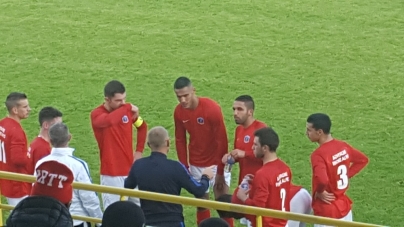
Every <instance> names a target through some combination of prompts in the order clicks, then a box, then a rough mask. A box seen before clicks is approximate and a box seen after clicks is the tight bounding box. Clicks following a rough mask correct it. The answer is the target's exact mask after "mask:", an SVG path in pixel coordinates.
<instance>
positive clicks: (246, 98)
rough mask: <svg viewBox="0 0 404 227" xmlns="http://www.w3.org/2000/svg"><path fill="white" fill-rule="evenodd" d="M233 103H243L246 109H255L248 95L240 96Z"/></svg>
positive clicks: (252, 100)
mask: <svg viewBox="0 0 404 227" xmlns="http://www.w3.org/2000/svg"><path fill="white" fill-rule="evenodd" d="M235 101H239V102H244V103H245V105H246V106H247V108H248V109H252V110H254V108H255V103H254V99H253V98H252V97H251V96H250V95H240V96H239V97H237V98H236V99H235Z"/></svg>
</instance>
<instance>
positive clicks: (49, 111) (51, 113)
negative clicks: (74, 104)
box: [38, 106, 63, 126]
mask: <svg viewBox="0 0 404 227" xmlns="http://www.w3.org/2000/svg"><path fill="white" fill-rule="evenodd" d="M57 117H63V114H62V112H60V111H59V110H58V109H56V108H53V107H51V106H46V107H44V108H42V109H41V111H39V116H38V121H39V125H40V126H42V124H43V123H44V122H45V121H52V120H53V119H55V118H57Z"/></svg>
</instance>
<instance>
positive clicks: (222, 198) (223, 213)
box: [216, 194, 244, 219]
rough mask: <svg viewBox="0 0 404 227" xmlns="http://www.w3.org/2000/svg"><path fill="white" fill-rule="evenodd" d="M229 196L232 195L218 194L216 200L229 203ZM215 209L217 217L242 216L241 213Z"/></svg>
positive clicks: (238, 217) (235, 217) (237, 217)
mask: <svg viewBox="0 0 404 227" xmlns="http://www.w3.org/2000/svg"><path fill="white" fill-rule="evenodd" d="M231 197H232V195H230V194H224V195H221V196H219V197H218V198H217V199H216V201H218V202H223V203H231ZM216 211H217V213H218V214H219V217H221V218H234V219H241V218H244V214H241V213H236V212H231V211H224V210H216Z"/></svg>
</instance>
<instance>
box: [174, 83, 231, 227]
mask: <svg viewBox="0 0 404 227" xmlns="http://www.w3.org/2000/svg"><path fill="white" fill-rule="evenodd" d="M174 92H175V94H176V95H177V98H178V101H179V104H178V105H177V106H176V108H175V110H174V123H175V124H174V125H175V145H176V149H177V155H178V159H179V161H180V162H181V163H182V164H183V165H185V166H186V167H187V168H189V171H190V173H191V175H192V176H193V177H194V178H195V179H196V180H199V179H201V176H202V172H203V170H204V169H205V168H207V167H209V166H212V165H216V166H217V167H216V169H215V172H216V173H215V174H216V177H215V178H214V179H213V180H212V182H211V185H212V184H213V185H214V186H213V192H214V194H215V198H217V197H219V196H220V195H222V194H226V193H227V192H228V190H229V186H230V178H231V175H230V173H224V165H223V163H222V161H221V160H222V157H223V155H224V154H226V153H227V152H228V150H227V149H228V140H227V133H226V128H225V125H224V119H223V114H222V111H221V108H220V106H219V105H218V104H217V103H216V102H215V101H213V100H212V99H210V98H206V97H198V96H197V95H196V94H195V88H194V87H193V85H192V83H191V81H190V80H189V79H188V78H187V77H179V78H177V80H176V81H175V83H174ZM187 132H188V134H189V145H188V149H187ZM188 152H189V154H188ZM188 159H189V160H188ZM203 198H204V199H209V190H207V191H206V194H205V195H204V196H203ZM209 217H210V211H209V210H208V209H206V208H197V224H199V223H200V222H201V221H202V220H204V219H207V218H209ZM229 222H232V220H229Z"/></svg>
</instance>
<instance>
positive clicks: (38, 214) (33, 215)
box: [6, 196, 73, 227]
mask: <svg viewBox="0 0 404 227" xmlns="http://www.w3.org/2000/svg"><path fill="white" fill-rule="evenodd" d="M6 225H7V227H71V226H73V220H72V216H71V215H70V212H69V209H68V208H67V207H66V206H65V205H64V204H62V203H61V202H60V201H58V200H56V199H54V198H52V197H48V196H30V197H27V198H25V199H23V200H21V202H19V203H18V204H17V206H15V208H14V209H13V211H12V212H11V213H10V215H9V216H8V218H7V222H6Z"/></svg>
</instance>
